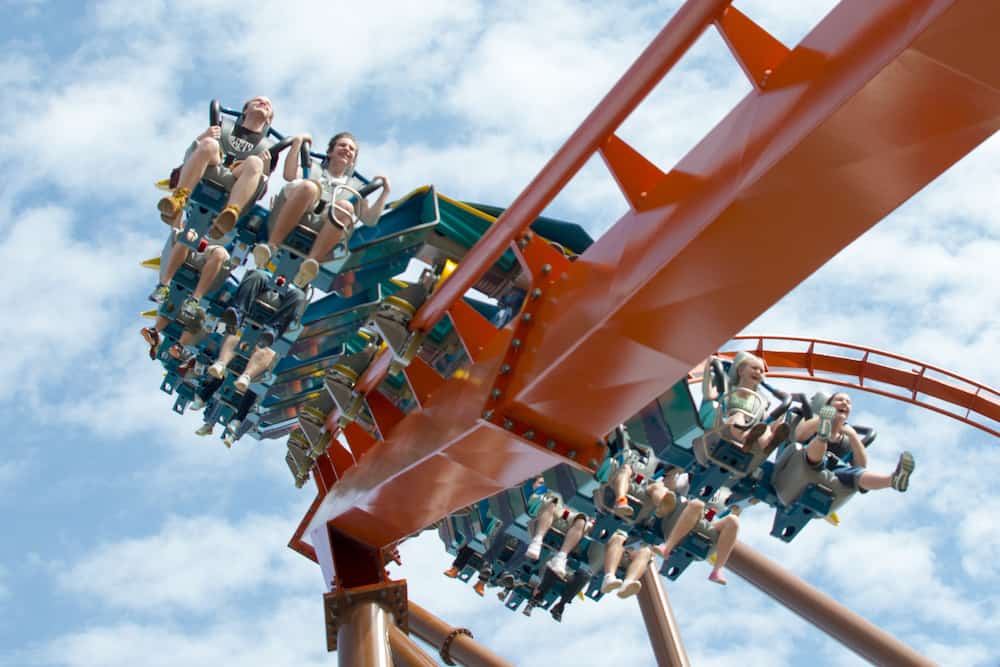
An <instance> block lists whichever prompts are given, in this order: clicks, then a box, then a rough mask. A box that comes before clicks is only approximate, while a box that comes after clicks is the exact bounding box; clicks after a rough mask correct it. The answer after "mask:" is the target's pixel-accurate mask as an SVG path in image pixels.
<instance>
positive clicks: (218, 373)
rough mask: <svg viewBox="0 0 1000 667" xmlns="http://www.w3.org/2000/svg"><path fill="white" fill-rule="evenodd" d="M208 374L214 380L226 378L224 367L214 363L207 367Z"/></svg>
mask: <svg viewBox="0 0 1000 667" xmlns="http://www.w3.org/2000/svg"><path fill="white" fill-rule="evenodd" d="M208 374H209V375H211V376H212V377H214V378H215V379H216V380H221V379H222V378H224V377H226V367H225V366H223V365H222V364H220V363H219V362H218V361H216V362H215V363H214V364H212V365H211V366H209V367H208Z"/></svg>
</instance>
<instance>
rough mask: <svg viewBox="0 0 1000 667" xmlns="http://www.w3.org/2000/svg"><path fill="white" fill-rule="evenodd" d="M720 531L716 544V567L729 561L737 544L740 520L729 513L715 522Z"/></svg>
mask: <svg viewBox="0 0 1000 667" xmlns="http://www.w3.org/2000/svg"><path fill="white" fill-rule="evenodd" d="M715 527H716V529H717V530H718V531H719V541H718V542H717V543H716V545H715V567H716V568H718V569H721V568H723V567H725V565H726V563H727V562H728V561H729V556H730V554H732V553H733V547H734V546H735V545H736V534H737V533H738V532H739V530H740V520H739V519H737V518H736V516H735V515H734V514H729V515H728V516H726V518H724V519H720V520H719V521H717V522H716V523H715Z"/></svg>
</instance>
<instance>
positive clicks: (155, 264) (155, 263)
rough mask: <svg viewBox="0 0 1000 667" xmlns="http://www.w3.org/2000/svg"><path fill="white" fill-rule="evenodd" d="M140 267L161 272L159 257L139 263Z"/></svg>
mask: <svg viewBox="0 0 1000 667" xmlns="http://www.w3.org/2000/svg"><path fill="white" fill-rule="evenodd" d="M139 266H141V267H142V268H144V269H153V270H154V271H159V270H160V258H159V257H150V258H149V259H144V260H142V261H141V262H139Z"/></svg>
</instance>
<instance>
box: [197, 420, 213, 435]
mask: <svg viewBox="0 0 1000 667" xmlns="http://www.w3.org/2000/svg"><path fill="white" fill-rule="evenodd" d="M214 428H215V424H213V423H211V422H205V423H204V424H202V425H201V426H199V427H198V430H197V431H195V432H194V434H195V435H198V436H202V437H204V436H206V435H212V430H213V429H214Z"/></svg>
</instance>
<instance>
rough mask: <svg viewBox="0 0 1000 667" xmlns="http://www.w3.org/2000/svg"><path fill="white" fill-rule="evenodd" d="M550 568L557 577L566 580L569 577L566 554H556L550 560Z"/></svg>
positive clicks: (559, 552)
mask: <svg viewBox="0 0 1000 667" xmlns="http://www.w3.org/2000/svg"><path fill="white" fill-rule="evenodd" d="M548 567H549V569H550V570H552V573H553V574H555V575H556V576H557V577H559V578H560V579H565V578H566V577H567V576H568V573H567V572H566V554H564V553H563V552H562V551H558V552H556V554H555V555H554V556H552V558H550V559H549V562H548Z"/></svg>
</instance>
